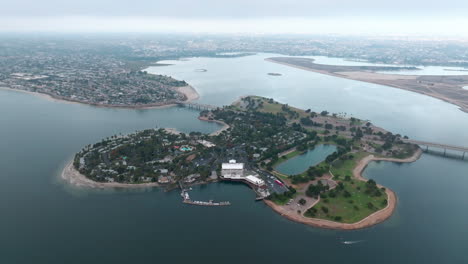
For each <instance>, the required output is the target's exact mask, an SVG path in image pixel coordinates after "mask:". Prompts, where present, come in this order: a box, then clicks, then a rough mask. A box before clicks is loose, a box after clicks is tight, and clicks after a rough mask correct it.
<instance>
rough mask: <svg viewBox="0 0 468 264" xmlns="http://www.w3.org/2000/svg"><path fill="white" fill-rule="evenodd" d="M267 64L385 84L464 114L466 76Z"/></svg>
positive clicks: (307, 62) (293, 61)
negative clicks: (436, 101)
mask: <svg viewBox="0 0 468 264" xmlns="http://www.w3.org/2000/svg"><path fill="white" fill-rule="evenodd" d="M266 60H267V61H270V62H274V63H279V64H283V65H287V66H291V67H295V68H299V69H303V70H307V71H312V72H317V73H321V74H326V75H331V76H335V77H340V78H346V79H351V80H356V81H363V82H369V83H375V84H380V85H386V86H390V87H395V88H399V89H403V90H408V91H412V92H416V93H420V94H424V95H428V96H432V97H434V98H437V99H440V100H443V101H446V102H449V103H451V104H454V105H457V106H459V107H460V110H462V111H464V112H468V90H466V89H463V87H465V86H467V85H468V75H399V74H386V73H385V74H384V73H378V71H398V70H407V69H414V70H416V69H417V68H414V67H410V68H408V67H388V66H342V65H325V64H317V63H314V60H313V59H309V58H297V57H274V58H268V59H266Z"/></svg>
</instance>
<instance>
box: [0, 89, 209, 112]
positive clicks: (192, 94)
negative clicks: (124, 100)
mask: <svg viewBox="0 0 468 264" xmlns="http://www.w3.org/2000/svg"><path fill="white" fill-rule="evenodd" d="M0 89H1V90H7V91H15V92H22V93H27V94H31V95H35V96H39V97H41V98H44V99H47V100H50V101H53V102H61V103H71V104H84V105H91V106H95V107H105V108H123V109H158V108H166V107H172V106H176V105H177V104H176V103H175V102H168V103H155V104H146V105H112V104H94V103H88V102H82V101H79V100H73V99H71V98H66V97H61V96H56V95H53V94H46V93H40V92H31V91H26V90H20V89H13V88H8V87H0ZM174 90H175V91H177V92H178V93H180V94H183V95H184V96H185V98H186V99H185V101H184V102H191V101H193V100H197V99H198V98H200V96H199V94H198V93H197V91H196V90H195V89H194V88H193V87H192V86H190V85H187V86H182V87H175V88H174Z"/></svg>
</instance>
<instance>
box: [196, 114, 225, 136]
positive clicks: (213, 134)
mask: <svg viewBox="0 0 468 264" xmlns="http://www.w3.org/2000/svg"><path fill="white" fill-rule="evenodd" d="M198 119H199V120H202V121H206V122H214V123H218V124H221V125H223V127H222V128H220V129H218V130H216V131H214V132H212V133H210V134H209V135H210V136H217V135H219V134H221V133H222V132H223V131H225V130H228V129H229V128H230V126H229V125H228V124H226V123H224V122H223V121H219V120H209V119H208V118H205V117H201V116H200V117H198Z"/></svg>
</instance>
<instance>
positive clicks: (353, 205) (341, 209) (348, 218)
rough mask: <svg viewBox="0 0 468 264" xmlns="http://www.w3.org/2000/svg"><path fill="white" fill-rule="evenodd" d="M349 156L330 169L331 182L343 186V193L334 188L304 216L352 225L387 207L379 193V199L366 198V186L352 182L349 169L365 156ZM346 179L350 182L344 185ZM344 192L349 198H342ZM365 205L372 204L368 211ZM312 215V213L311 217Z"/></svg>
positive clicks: (359, 154)
mask: <svg viewBox="0 0 468 264" xmlns="http://www.w3.org/2000/svg"><path fill="white" fill-rule="evenodd" d="M352 155H353V158H352V159H347V160H339V161H335V162H334V163H333V166H332V167H331V169H330V170H331V172H332V173H333V175H335V180H337V181H341V182H342V183H343V185H344V189H343V190H338V188H335V189H334V190H331V191H327V192H325V193H323V194H322V195H321V199H320V202H319V203H317V204H316V205H315V206H314V208H315V210H314V209H311V210H310V211H309V212H308V213H307V214H306V216H309V217H314V218H321V219H327V220H332V221H336V222H342V223H355V222H358V221H360V220H362V219H364V218H366V217H367V216H369V215H370V214H372V213H374V212H376V211H378V210H380V209H382V208H384V207H385V206H387V204H386V199H387V195H386V194H385V193H384V192H383V191H382V190H381V191H380V192H381V196H374V195H371V194H366V193H365V190H366V182H363V181H360V180H357V179H354V178H353V169H354V168H355V167H356V164H357V162H358V161H359V160H361V159H362V158H363V157H365V156H367V155H368V153H365V152H358V153H352ZM346 175H349V176H350V177H351V180H349V181H346V180H345V176H346ZM345 191H347V192H348V193H349V194H350V196H349V197H345V194H344V193H345ZM330 193H335V194H336V195H335V197H331V195H330ZM369 203H372V205H373V207H372V208H369V206H368V205H369ZM322 207H326V208H327V209H328V211H327V212H325V211H324V210H322ZM313 211H315V213H312V212H313ZM336 217H339V218H336Z"/></svg>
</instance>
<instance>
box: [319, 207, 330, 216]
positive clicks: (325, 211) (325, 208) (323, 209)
mask: <svg viewBox="0 0 468 264" xmlns="http://www.w3.org/2000/svg"><path fill="white" fill-rule="evenodd" d="M320 209H322V211H323V212H324V213H326V214H328V207H326V206H322V207H321V208H320Z"/></svg>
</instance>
